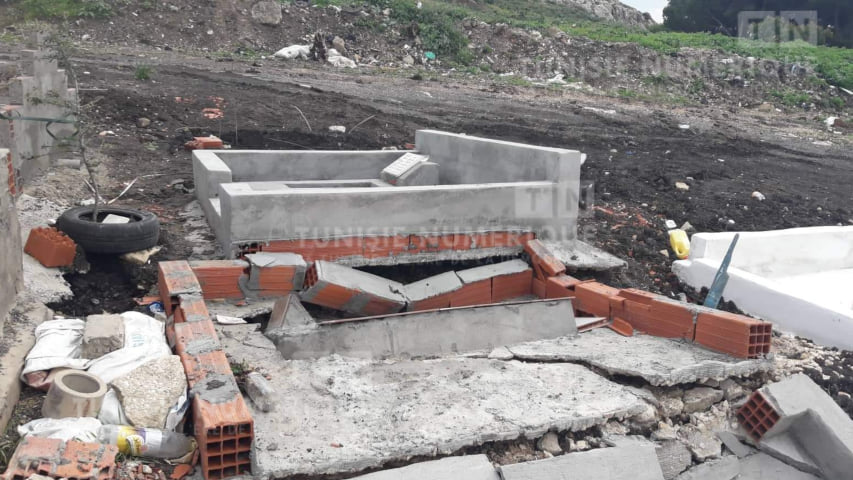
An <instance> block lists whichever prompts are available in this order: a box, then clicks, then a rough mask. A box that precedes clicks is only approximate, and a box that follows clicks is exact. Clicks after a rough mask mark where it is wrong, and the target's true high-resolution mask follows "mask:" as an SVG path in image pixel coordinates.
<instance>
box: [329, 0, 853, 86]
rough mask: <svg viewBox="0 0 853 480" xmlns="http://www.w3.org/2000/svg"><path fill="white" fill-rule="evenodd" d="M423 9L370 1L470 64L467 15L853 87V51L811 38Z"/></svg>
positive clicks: (509, 4) (427, 43)
mask: <svg viewBox="0 0 853 480" xmlns="http://www.w3.org/2000/svg"><path fill="white" fill-rule="evenodd" d="M353 1H354V0H317V1H315V2H314V3H316V4H319V5H329V4H336V5H349V4H354V3H353ZM421 1H422V3H423V7H422V8H421V9H418V8H417V6H416V4H417V2H413V1H410V0H366V2H367V4H368V5H370V6H372V7H374V8H376V9H377V11H381V10H384V9H386V8H390V9H391V16H390V20H389V23H390V24H396V25H397V27H398V28H408V27H409V26H410V25H412V22H417V24H418V26H419V28H420V32H419V33H420V36H421V39H422V40H423V42H424V48H425V49H426V50H431V51H433V52H435V53H436V54H438V56H439V58H442V59H444V60H450V61H453V62H457V63H460V64H464V65H467V64H468V63H470V61H471V60H472V59H473V55H472V53H471V51H470V50H469V49H468V39H467V38H466V37H465V36H464V35H463V34H462V31H461V24H462V21H463V20H465V19H466V18H476V19H477V20H480V21H484V22H487V23H498V22H502V23H506V24H508V25H510V26H513V27H521V28H532V29H537V30H540V31H542V32H549V31H553V30H555V29H558V30H562V31H565V32H567V33H569V34H571V35H576V36H584V37H588V38H591V39H593V40H600V41H604V42H627V43H637V44H639V45H641V46H644V47H646V48H650V49H652V50H655V51H658V52H661V53H664V54H670V53H675V52H677V51H678V50H679V49H681V48H684V47H693V48H705V49H710V50H719V51H722V52H727V53H736V54H739V55H742V56H747V57H750V56H751V57H756V58H767V59H773V60H780V61H785V62H792V63H793V62H799V63H810V64H812V65H814V67H815V69H816V70H817V72H818V73H819V74H820V75H821V76H822V77H823V78H824V79H826V81H827V82H829V83H830V84H833V85H838V86H841V87H844V88H848V89H853V50H851V49H845V48H838V47H825V46H813V45H809V44H807V43H805V42H793V43H786V44H781V45H780V44H776V43H765V42H758V41H748V40H743V39H739V38H735V37H730V36H726V35H722V34H709V33H683V32H671V31H664V30H663V29H662V28H661V27H656V28H652V29H650V30H643V29H640V28H629V27H625V26H622V25H614V24H608V23H604V22H601V21H595V20H594V19H592V18H591V17H590V16H589V13H587V12H585V11H583V10H580V9H576V8H572V7H568V6H565V5H558V4H552V3H547V2H541V3H539V2H535V3H532V2H529V1H527V0H484V1H483V2H480V3H471V2H462V1H461V0H460V1H453V0H451V1H448V0H421Z"/></svg>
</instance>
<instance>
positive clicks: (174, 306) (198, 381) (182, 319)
mask: <svg viewBox="0 0 853 480" xmlns="http://www.w3.org/2000/svg"><path fill="white" fill-rule="evenodd" d="M159 279H160V284H159V287H160V295H161V298H162V299H163V303H164V306H165V307H166V310H167V314H168V315H170V318H171V319H172V322H171V324H170V325H169V326H168V327H167V336H169V340H170V343H172V344H174V345H175V351H176V353H177V354H178V355H179V356H180V357H181V362H182V363H183V365H184V370H185V372H186V375H187V383H188V384H189V387H190V390H191V392H192V393H193V398H192V408H193V421H194V432H195V437H196V440H197V441H198V444H199V452H200V457H201V466H202V472H203V473H204V478H205V479H207V480H218V479H221V478H226V477H233V476H236V475H240V474H242V473H249V472H250V471H251V459H250V454H251V450H252V441H253V438H254V422H253V420H252V416H251V414H250V413H249V409H248V408H247V406H246V403H245V401H244V400H243V396H242V395H241V394H240V390H239V388H238V387H237V382H236V380H235V379H234V375H233V374H232V372H231V366H230V365H229V363H228V359H227V358H226V356H225V352H223V351H222V348H221V345H220V343H219V337H218V336H217V334H216V330H215V328H214V326H213V322H212V321H211V319H210V314H209V312H208V310H207V307H206V305H205V303H204V298H203V297H202V287H201V285H200V284H199V282H198V281H197V280H196V278H195V275H194V273H193V270H192V268H191V267H190V265H189V263H187V262H184V261H176V262H161V263H160V264H159Z"/></svg>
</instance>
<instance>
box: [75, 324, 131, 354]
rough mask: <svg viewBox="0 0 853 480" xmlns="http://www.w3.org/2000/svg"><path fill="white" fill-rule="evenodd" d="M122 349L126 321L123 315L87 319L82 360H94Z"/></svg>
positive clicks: (81, 347)
mask: <svg viewBox="0 0 853 480" xmlns="http://www.w3.org/2000/svg"><path fill="white" fill-rule="evenodd" d="M120 348H124V319H123V318H122V317H121V315H89V316H88V317H86V326H85V328H84V329H83V343H82V344H81V346H80V358H86V359H89V360H94V359H96V358H101V357H103V356H104V355H106V354H108V353H111V352H114V351H116V350H118V349H120Z"/></svg>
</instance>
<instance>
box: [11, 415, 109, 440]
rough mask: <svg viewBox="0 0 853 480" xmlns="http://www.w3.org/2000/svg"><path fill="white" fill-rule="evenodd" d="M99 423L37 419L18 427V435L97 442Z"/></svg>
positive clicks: (95, 420) (79, 419)
mask: <svg viewBox="0 0 853 480" xmlns="http://www.w3.org/2000/svg"><path fill="white" fill-rule="evenodd" d="M99 428H101V422H99V421H98V419H97V418H92V417H82V418H39V419H37V420H33V421H32V422H29V423H25V424H23V425H21V426H19V427H18V435H20V436H21V438H26V437H44V438H58V439H60V440H63V441H66V442H67V441H69V440H77V441H79V442H97V441H98V429H99Z"/></svg>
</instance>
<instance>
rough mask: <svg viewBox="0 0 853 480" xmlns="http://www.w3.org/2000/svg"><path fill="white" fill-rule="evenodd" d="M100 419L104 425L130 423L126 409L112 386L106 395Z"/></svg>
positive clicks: (99, 415) (99, 413) (99, 414)
mask: <svg viewBox="0 0 853 480" xmlns="http://www.w3.org/2000/svg"><path fill="white" fill-rule="evenodd" d="M98 420H100V421H101V423H103V424H104V425H130V422H129V421H128V420H127V417H125V416H124V409H123V408H122V407H121V402H120V401H119V400H118V395H116V391H115V389H114V388H112V387H110V389H109V390H107V393H106V395H104V401H103V402H102V403H101V411H100V412H98Z"/></svg>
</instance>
